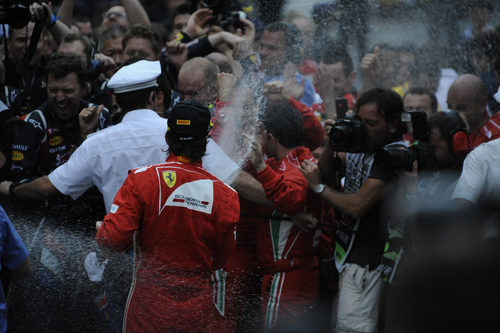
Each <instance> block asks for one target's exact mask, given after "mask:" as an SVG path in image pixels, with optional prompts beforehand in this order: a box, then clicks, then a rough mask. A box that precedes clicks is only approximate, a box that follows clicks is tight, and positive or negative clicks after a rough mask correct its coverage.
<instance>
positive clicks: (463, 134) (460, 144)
mask: <svg viewBox="0 0 500 333" xmlns="http://www.w3.org/2000/svg"><path fill="white" fill-rule="evenodd" d="M441 112H443V113H444V114H445V115H446V117H447V118H448V120H449V121H450V125H451V126H452V130H451V131H450V132H449V133H448V140H449V146H450V150H451V152H452V153H453V154H455V155H457V156H461V155H466V154H467V153H468V152H469V150H470V143H469V136H468V135H467V130H466V126H465V123H464V121H463V120H462V119H461V118H460V116H459V115H458V114H457V113H456V112H455V111H453V110H446V111H441Z"/></svg>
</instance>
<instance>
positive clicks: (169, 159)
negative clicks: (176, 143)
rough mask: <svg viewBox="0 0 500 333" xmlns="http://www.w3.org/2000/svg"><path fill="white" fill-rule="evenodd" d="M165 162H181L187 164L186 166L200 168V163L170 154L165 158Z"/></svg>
mask: <svg viewBox="0 0 500 333" xmlns="http://www.w3.org/2000/svg"><path fill="white" fill-rule="evenodd" d="M167 162H181V163H188V164H193V165H196V166H199V167H201V162H192V161H191V160H190V159H189V158H187V157H184V156H177V155H175V154H172V153H170V154H169V155H168V157H167Z"/></svg>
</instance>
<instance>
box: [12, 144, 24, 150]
mask: <svg viewBox="0 0 500 333" xmlns="http://www.w3.org/2000/svg"><path fill="white" fill-rule="evenodd" d="M12 149H16V150H23V151H26V150H28V146H25V145H18V144H14V145H12Z"/></svg>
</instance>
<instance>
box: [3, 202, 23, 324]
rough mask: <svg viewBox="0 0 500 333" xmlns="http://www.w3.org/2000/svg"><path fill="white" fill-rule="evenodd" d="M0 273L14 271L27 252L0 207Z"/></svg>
mask: <svg viewBox="0 0 500 333" xmlns="http://www.w3.org/2000/svg"><path fill="white" fill-rule="evenodd" d="M0 231H1V238H0V256H1V258H2V260H0V271H1V270H3V269H4V267H5V268H7V269H10V270H15V269H16V268H18V267H19V266H21V265H22V264H23V263H24V262H25V261H26V259H28V250H27V249H26V247H25V246H24V244H23V241H22V240H21V237H19V234H18V233H17V231H16V229H14V225H13V224H12V222H10V220H9V217H8V216H7V214H6V213H5V211H4V210H3V208H2V207H1V206H0ZM6 330H7V305H6V304H5V293H4V290H3V285H2V284H1V283H0V333H4V332H5V331H6Z"/></svg>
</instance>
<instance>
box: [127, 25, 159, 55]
mask: <svg viewBox="0 0 500 333" xmlns="http://www.w3.org/2000/svg"><path fill="white" fill-rule="evenodd" d="M132 38H144V39H147V40H149V41H150V42H151V47H152V48H153V52H154V53H155V55H159V54H160V51H161V39H160V35H158V33H157V32H156V31H154V29H153V28H152V27H151V26H148V25H144V24H136V25H133V26H132V27H131V28H130V30H129V32H127V33H126V34H125V35H124V36H123V41H122V46H123V49H125V46H126V45H127V43H128V41H129V40H130V39H132Z"/></svg>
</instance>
